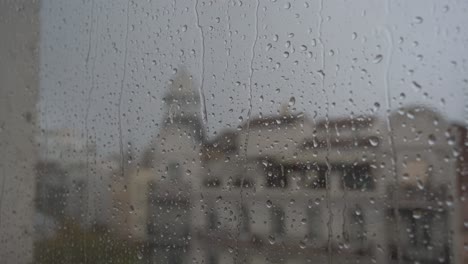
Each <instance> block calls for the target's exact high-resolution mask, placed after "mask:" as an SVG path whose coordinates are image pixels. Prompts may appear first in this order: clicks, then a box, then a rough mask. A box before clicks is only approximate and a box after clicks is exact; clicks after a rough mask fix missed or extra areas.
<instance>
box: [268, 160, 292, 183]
mask: <svg viewBox="0 0 468 264" xmlns="http://www.w3.org/2000/svg"><path fill="white" fill-rule="evenodd" d="M266 164H267V166H266V168H265V173H266V186H267V187H269V188H286V187H288V179H287V177H286V173H285V170H284V167H283V166H282V165H281V164H278V163H276V162H273V161H268V162H266Z"/></svg>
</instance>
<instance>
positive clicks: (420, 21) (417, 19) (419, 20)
mask: <svg viewBox="0 0 468 264" xmlns="http://www.w3.org/2000/svg"><path fill="white" fill-rule="evenodd" d="M423 21H424V20H423V18H422V17H420V16H417V17H415V18H414V23H415V24H421V23H422V22H423Z"/></svg>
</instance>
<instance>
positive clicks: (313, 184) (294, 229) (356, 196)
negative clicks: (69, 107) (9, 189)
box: [34, 71, 468, 264]
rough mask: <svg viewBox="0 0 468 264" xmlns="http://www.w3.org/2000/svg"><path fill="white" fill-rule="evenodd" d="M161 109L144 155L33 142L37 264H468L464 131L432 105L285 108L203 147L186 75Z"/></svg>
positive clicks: (58, 137)
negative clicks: (352, 110)
mask: <svg viewBox="0 0 468 264" xmlns="http://www.w3.org/2000/svg"><path fill="white" fill-rule="evenodd" d="M164 101H165V103H166V114H165V116H166V118H165V122H164V124H163V126H162V127H161V129H160V131H159V133H158V134H157V136H156V137H155V139H154V141H153V142H151V143H149V144H148V146H147V148H146V149H145V151H143V154H142V155H139V157H138V158H137V157H136V155H135V153H128V152H125V153H120V154H116V155H115V156H114V157H112V158H110V159H109V160H108V161H105V162H104V161H102V162H99V163H98V162H97V159H96V149H95V147H94V145H93V143H92V142H86V138H85V139H83V137H80V136H76V135H74V134H73V131H71V130H68V129H63V130H58V131H57V130H53V131H43V133H41V136H40V137H38V138H37V141H38V142H39V143H38V145H39V146H40V149H39V162H38V163H37V165H36V171H37V177H36V180H37V183H36V198H35V203H36V206H35V208H36V213H35V219H36V220H35V229H34V230H35V234H36V239H35V247H36V249H35V256H34V257H35V260H36V261H37V262H39V263H48V262H49V261H50V260H51V259H54V260H56V261H57V258H61V260H62V261H63V262H67V263H82V262H86V261H88V262H91V263H98V261H97V260H99V259H102V260H103V261H104V260H105V261H104V262H106V263H110V262H109V258H111V257H112V259H114V261H115V262H116V263H134V262H135V263H137V262H138V263H210V264H214V263H325V262H329V263H331V262H333V263H456V261H458V263H462V261H463V260H462V258H463V256H462V255H461V253H462V252H465V251H466V250H465V249H464V247H465V246H464V245H465V243H466V242H468V240H467V239H468V233H467V232H466V231H467V230H468V228H467V226H466V220H468V215H467V212H468V210H467V209H468V208H467V204H466V203H465V196H466V178H467V177H466V173H467V172H468V170H467V162H466V161H467V159H468V156H467V154H468V152H467V147H466V144H465V143H464V142H466V129H465V128H464V127H463V126H461V125H458V124H452V123H449V122H448V121H447V120H445V119H444V118H443V117H442V116H441V115H439V114H438V113H437V112H436V111H434V110H432V109H431V108H429V107H427V106H422V105H412V106H407V107H403V108H400V109H399V110H398V111H395V112H392V113H390V114H389V116H388V119H385V118H382V117H378V116H352V117H343V118H334V119H328V118H325V119H319V120H314V119H311V118H310V117H309V116H307V115H305V114H302V113H294V112H293V111H292V105H291V104H290V103H289V104H288V102H286V103H285V104H284V105H283V107H282V109H280V110H279V111H278V114H277V115H275V116H262V117H255V118H252V119H250V120H247V121H244V122H243V123H241V124H239V126H238V127H237V128H236V129H226V130H224V131H222V132H221V133H219V134H218V135H217V136H216V138H214V139H211V140H208V139H207V137H206V135H205V130H204V126H203V121H202V117H201V114H200V97H199V95H198V91H196V90H194V88H193V87H192V83H191V78H190V75H189V74H188V73H187V72H185V71H180V72H179V73H178V74H177V76H175V78H174V80H172V81H171V85H170V87H169V89H168V91H167V93H166V96H165V98H164ZM121 154H122V155H121ZM109 241H112V242H111V243H110V242H109ZM116 256H117V257H116ZM465 258H466V256H465ZM465 261H466V260H465ZM463 263H464V262H463Z"/></svg>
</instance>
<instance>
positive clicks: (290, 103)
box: [288, 96, 296, 106]
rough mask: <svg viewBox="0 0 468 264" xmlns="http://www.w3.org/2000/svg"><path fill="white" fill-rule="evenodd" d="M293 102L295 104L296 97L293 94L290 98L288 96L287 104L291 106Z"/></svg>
mask: <svg viewBox="0 0 468 264" xmlns="http://www.w3.org/2000/svg"><path fill="white" fill-rule="evenodd" d="M295 104H296V98H295V97H294V96H292V97H291V98H289V102H288V105H289V106H293V105H295Z"/></svg>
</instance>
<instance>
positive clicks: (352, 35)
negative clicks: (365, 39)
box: [351, 32, 357, 40]
mask: <svg viewBox="0 0 468 264" xmlns="http://www.w3.org/2000/svg"><path fill="white" fill-rule="evenodd" d="M356 38H357V33H356V32H353V34H351V39H352V40H355V39H356Z"/></svg>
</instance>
